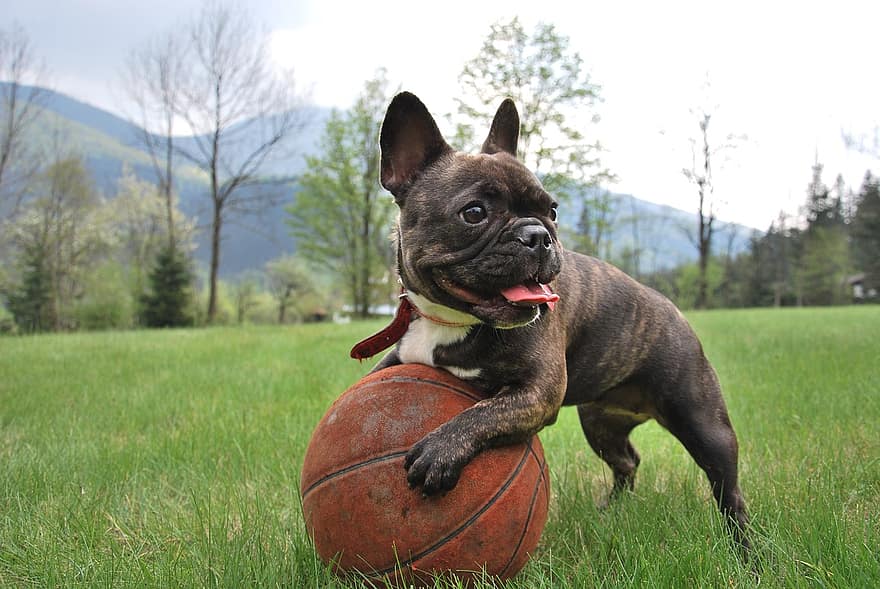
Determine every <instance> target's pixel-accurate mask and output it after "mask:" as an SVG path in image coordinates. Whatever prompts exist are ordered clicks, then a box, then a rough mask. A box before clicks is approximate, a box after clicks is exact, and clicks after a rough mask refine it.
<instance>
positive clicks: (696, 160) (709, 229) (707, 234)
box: [682, 109, 739, 309]
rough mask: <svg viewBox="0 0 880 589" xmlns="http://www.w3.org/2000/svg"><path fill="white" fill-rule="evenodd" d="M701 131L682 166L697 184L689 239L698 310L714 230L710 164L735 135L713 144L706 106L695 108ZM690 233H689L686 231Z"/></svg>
mask: <svg viewBox="0 0 880 589" xmlns="http://www.w3.org/2000/svg"><path fill="white" fill-rule="evenodd" d="M695 114H696V116H697V123H698V125H699V127H700V133H699V136H698V138H697V139H691V167H690V168H684V169H682V173H683V174H684V176H685V177H686V178H687V179H688V180H689V181H690V182H691V183H692V184H694V185H695V186H696V187H697V195H698V196H699V206H698V207H697V234H696V236H691V241H692V242H693V244H694V245H695V246H696V248H697V253H698V254H699V260H698V264H699V285H698V291H697V301H696V308H697V309H705V308H706V306H707V304H708V298H709V295H708V289H709V287H708V279H707V277H706V272H707V269H708V267H709V259H710V258H711V256H712V238H713V237H714V233H715V213H716V211H715V205H716V202H715V198H714V194H715V183H714V180H713V178H712V166H713V161H714V159H715V157H716V156H718V155H719V154H720V153H722V152H724V151H726V150H729V149H731V148H733V147H734V146H735V142H736V141H737V139H739V138H738V137H737V136H735V135H733V134H730V135H727V136H726V137H725V139H724V141H722V142H721V143H720V144H719V145H715V146H713V145H712V143H711V141H710V140H709V125H710V123H711V122H712V116H713V112H710V111H709V110H708V109H701V110H699V111H695ZM689 235H690V234H689Z"/></svg>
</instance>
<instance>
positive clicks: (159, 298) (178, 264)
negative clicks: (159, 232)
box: [141, 245, 193, 327]
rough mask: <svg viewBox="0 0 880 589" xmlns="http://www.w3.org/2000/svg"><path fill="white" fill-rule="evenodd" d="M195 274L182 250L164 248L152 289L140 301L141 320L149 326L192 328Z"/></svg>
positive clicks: (151, 277) (151, 278)
mask: <svg viewBox="0 0 880 589" xmlns="http://www.w3.org/2000/svg"><path fill="white" fill-rule="evenodd" d="M191 284H192V273H191V272H190V270H189V268H188V264H187V260H186V258H185V257H184V256H183V254H182V252H181V251H180V249H175V248H172V247H171V246H170V245H165V246H163V247H162V249H161V250H160V252H159V254H158V255H157V256H156V265H155V266H154V268H153V270H152V272H150V276H149V286H150V288H149V290H148V292H147V293H146V294H144V295H143V297H142V298H141V309H142V311H141V316H142V321H143V322H144V324H145V325H147V326H148V327H184V326H188V325H192V323H193V318H192V316H191V315H190V313H189V311H188V309H189V303H190V300H191V298H192V293H191Z"/></svg>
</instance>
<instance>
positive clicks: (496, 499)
mask: <svg viewBox="0 0 880 589" xmlns="http://www.w3.org/2000/svg"><path fill="white" fill-rule="evenodd" d="M480 398H481V396H480V394H479V393H478V392H477V391H476V390H474V389H473V388H471V387H469V386H468V385H467V384H465V383H463V382H462V381H461V380H459V379H457V378H455V377H454V376H452V375H451V374H449V373H448V372H446V371H444V370H439V369H436V368H431V367H428V366H424V365H421V364H405V365H401V366H394V367H391V368H387V369H385V370H382V371H379V372H376V373H373V374H370V375H368V376H366V377H365V378H363V379H361V380H360V381H358V382H357V383H355V384H354V385H353V386H352V387H351V388H349V389H348V390H347V391H345V392H344V393H343V394H342V396H340V397H339V399H337V400H336V401H335V402H334V403H333V405H332V406H331V407H330V409H329V410H328V411H327V413H326V415H324V417H323V419H321V421H320V423H318V426H317V428H316V429H315V431H314V433H313V434H312V438H311V441H310V442H309V446H308V449H307V450H306V455H305V461H304V464H303V470H302V477H301V481H300V493H301V497H302V507H303V515H304V517H305V523H306V529H307V530H308V533H309V535H310V536H311V538H312V540H313V541H314V544H315V549H316V551H317V553H318V555H319V556H320V557H321V559H322V560H323V561H324V562H325V563H328V564H331V565H332V566H333V567H334V569H335V570H336V571H337V572H338V573H342V574H345V573H355V574H357V575H358V576H359V577H360V578H362V579H363V578H367V579H372V580H375V581H377V582H379V583H383V582H384V581H386V580H389V581H391V582H392V583H393V584H398V583H402V582H403V583H429V582H430V581H431V580H432V578H433V576H435V575H453V574H454V575H456V576H459V577H465V578H478V577H481V576H482V575H486V574H488V575H492V576H496V577H499V578H501V579H506V578H510V577H512V576H513V575H515V574H516V573H517V572H519V570H520V569H522V567H523V566H524V565H525V564H526V562H527V560H528V558H529V554H530V553H531V552H533V551H534V550H535V547H536V546H537V544H538V540H539V538H540V536H541V532H542V530H543V529H544V524H545V523H546V520H547V504H548V500H549V494H550V483H549V476H548V472H547V463H546V461H545V460H544V453H543V449H542V448H541V443H540V441H539V440H538V437H537V436H535V437H533V438H532V439H531V440H529V441H528V442H526V443H520V444H516V445H511V446H504V447H500V448H494V449H490V450H486V451H484V452H481V453H480V454H478V455H477V457H476V458H474V460H473V461H472V462H471V463H470V464H468V465H467V466H466V467H465V468H464V470H463V472H462V475H461V479H460V480H459V482H458V485H456V487H455V488H454V489H452V490H451V491H449V492H448V493H447V494H445V495H442V496H436V497H427V498H426V497H423V495H422V492H421V489H418V488H417V489H410V488H409V485H408V484H407V480H406V471H405V469H404V467H403V461H404V457H405V456H406V453H407V451H408V450H409V449H410V447H412V445H413V444H415V443H416V442H418V441H419V440H420V439H421V438H422V437H423V436H424V435H426V434H428V433H429V432H431V431H433V430H434V429H435V428H437V427H439V426H440V425H442V424H443V423H445V422H447V421H448V420H450V419H451V418H453V417H455V416H456V415H457V414H459V413H460V412H462V411H464V410H465V409H467V408H468V407H470V406H471V405H473V404H474V403H476V402H477V401H479V400H480Z"/></svg>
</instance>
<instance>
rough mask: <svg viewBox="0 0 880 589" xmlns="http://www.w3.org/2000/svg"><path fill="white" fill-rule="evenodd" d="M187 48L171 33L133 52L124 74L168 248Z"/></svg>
mask: <svg viewBox="0 0 880 589" xmlns="http://www.w3.org/2000/svg"><path fill="white" fill-rule="evenodd" d="M187 58H188V56H187V45H186V43H184V42H182V41H181V39H180V38H179V37H178V36H176V35H174V34H171V33H166V34H164V35H162V36H159V37H156V38H154V39H152V40H151V41H149V42H147V43H146V44H144V45H142V46H141V47H139V48H137V49H134V50H132V52H131V53H130V54H129V55H128V58H127V60H126V64H125V69H124V71H123V83H124V86H125V91H126V93H127V94H128V96H129V98H131V99H132V101H133V102H134V104H135V105H136V106H137V109H138V111H139V112H138V120H137V121H136V122H137V123H138V125H137V126H138V128H139V129H141V137H140V139H141V142H142V143H143V145H144V147H145V148H146V150H147V153H148V154H149V156H150V161H151V162H152V164H153V172H154V173H155V175H156V179H157V181H158V186H159V193H160V195H161V196H162V198H163V200H164V203H165V223H166V229H167V237H168V247H169V248H170V249H171V250H172V251H173V250H174V249H175V247H176V237H177V236H176V235H175V231H174V135H175V131H177V129H176V128H175V121H176V119H177V117H176V112H177V110H178V105H179V104H180V101H181V98H180V92H181V85H182V83H183V80H184V76H185V73H186V70H185V68H186V63H187Z"/></svg>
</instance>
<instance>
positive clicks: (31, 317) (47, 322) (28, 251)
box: [6, 243, 54, 333]
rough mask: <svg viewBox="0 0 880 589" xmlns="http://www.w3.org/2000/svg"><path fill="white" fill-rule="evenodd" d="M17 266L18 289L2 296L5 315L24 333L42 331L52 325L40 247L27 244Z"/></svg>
mask: <svg viewBox="0 0 880 589" xmlns="http://www.w3.org/2000/svg"><path fill="white" fill-rule="evenodd" d="M20 263H21V275H22V279H21V286H20V287H18V288H16V289H15V290H13V291H12V292H8V293H6V299H7V304H8V306H9V312H10V313H12V316H13V318H14V319H15V323H16V324H17V325H18V327H19V328H20V329H21V330H22V331H24V332H25V333H35V332H38V331H43V330H45V329H48V328H49V327H51V326H52V325H53V323H54V322H53V320H52V317H51V314H50V305H49V303H50V301H51V296H52V294H51V290H52V284H51V281H50V277H49V272H48V269H47V267H46V266H47V252H46V251H45V247H44V246H43V244H40V243H31V244H28V245H27V246H25V250H24V252H23V255H22V258H21V261H20Z"/></svg>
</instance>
